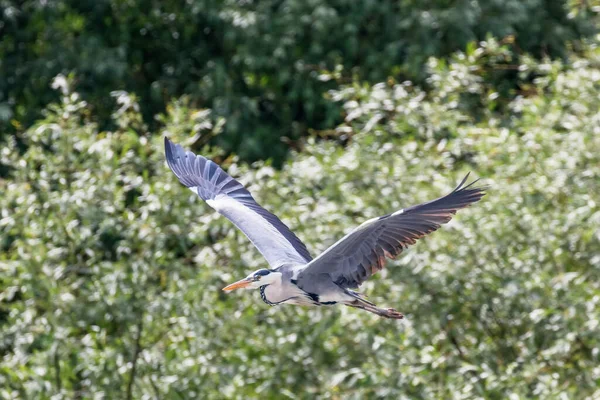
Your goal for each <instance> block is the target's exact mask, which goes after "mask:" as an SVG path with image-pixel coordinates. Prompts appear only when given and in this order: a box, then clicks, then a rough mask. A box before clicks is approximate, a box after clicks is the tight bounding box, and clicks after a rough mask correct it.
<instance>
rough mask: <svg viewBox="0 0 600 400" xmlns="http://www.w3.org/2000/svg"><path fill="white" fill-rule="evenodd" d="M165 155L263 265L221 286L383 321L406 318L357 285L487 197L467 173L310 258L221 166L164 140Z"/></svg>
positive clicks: (371, 221) (365, 224)
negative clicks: (445, 190)
mask: <svg viewBox="0 0 600 400" xmlns="http://www.w3.org/2000/svg"><path fill="white" fill-rule="evenodd" d="M165 156H166V160H167V164H168V166H169V168H170V169H171V170H172V171H173V173H174V174H175V176H176V177H177V178H178V179H179V181H180V182H181V183H182V184H183V185H184V186H186V187H187V188H189V189H190V190H192V191H193V192H194V193H196V194H197V195H198V196H199V197H200V198H201V199H202V200H204V201H205V202H206V203H207V204H208V205H209V206H210V207H212V208H213V209H215V210H216V211H217V212H218V213H219V214H221V215H223V216H225V217H226V218H228V219H229V220H230V221H231V222H232V223H233V224H234V225H235V226H237V227H238V229H240V230H241V231H242V232H243V233H244V234H245V235H246V236H247V237H248V239H249V240H250V241H251V242H252V244H254V246H255V247H256V248H257V249H258V251H259V252H260V253H261V254H262V255H263V256H264V258H265V259H266V261H267V263H268V265H269V268H261V269H259V270H257V271H255V272H252V273H251V274H250V275H248V276H247V277H245V278H244V279H241V280H239V281H237V282H234V283H232V284H230V285H228V286H226V287H225V288H223V290H224V291H226V292H230V291H232V290H235V289H258V290H259V291H260V296H261V298H262V300H263V301H264V302H265V303H267V304H268V305H271V306H276V305H280V304H294V305H304V306H329V305H335V304H343V305H346V306H349V307H354V308H357V309H361V310H365V311H368V312H371V313H373V314H376V315H378V316H381V317H385V318H390V319H402V318H404V316H403V314H402V313H400V312H398V311H396V310H395V309H393V308H380V307H378V306H377V305H376V304H374V303H372V302H371V301H369V300H367V299H366V296H365V295H364V294H361V293H359V292H357V291H356V290H355V289H357V288H358V287H359V286H360V285H361V284H362V283H363V282H365V281H366V280H367V279H369V278H370V277H371V276H372V275H373V274H375V273H376V272H378V271H380V270H381V269H382V268H383V267H384V265H385V263H386V258H390V259H394V258H396V257H397V256H398V255H399V254H400V253H402V251H403V250H404V249H406V248H407V247H408V246H410V245H412V244H415V242H416V241H417V239H420V238H422V237H423V236H425V235H427V234H429V233H431V232H433V231H435V230H437V229H438V228H440V226H441V225H443V224H445V223H447V222H448V221H450V219H451V218H452V217H453V216H454V214H455V213H456V212H457V211H458V210H459V209H461V208H465V207H468V206H469V205H471V204H473V203H475V202H477V201H479V200H480V199H481V198H482V197H483V196H484V195H485V187H476V186H474V184H475V183H476V182H477V180H475V181H473V182H471V183H470V184H468V185H465V184H466V182H467V179H468V177H469V174H467V175H466V176H465V178H464V179H463V180H462V181H461V182H460V184H459V185H458V186H457V187H456V189H454V190H453V191H452V192H451V193H449V194H448V195H446V196H443V197H440V198H438V199H436V200H433V201H429V202H426V203H423V204H419V205H416V206H412V207H408V208H403V209H401V210H398V211H395V212H392V213H390V214H386V215H383V216H381V217H377V218H372V219H369V220H367V221H364V222H363V223H362V224H360V225H359V226H358V227H356V228H355V229H354V230H352V231H351V232H350V233H348V234H347V235H346V236H344V237H343V238H341V239H340V240H338V241H337V242H336V243H334V244H333V245H332V246H330V247H329V248H328V249H326V250H325V251H324V252H323V253H321V254H320V255H319V256H318V257H316V258H312V257H311V255H310V253H309V252H308V250H307V248H306V246H305V245H304V243H302V241H301V240H300V239H298V237H297V236H296V235H295V234H294V233H293V232H292V231H291V230H290V229H289V228H288V227H287V226H286V225H285V224H284V223H283V222H281V220H280V219H279V218H277V217H276V216H275V215H274V214H272V213H270V212H269V211H267V210H266V209H264V208H263V207H261V206H260V205H259V204H258V203H257V202H256V201H255V200H254V198H253V197H252V195H251V194H250V192H249V191H248V190H247V189H246V188H245V187H244V186H243V185H242V184H241V183H240V182H238V181H237V180H236V179H234V178H232V177H231V176H229V175H228V174H227V173H226V172H225V171H223V169H222V168H221V167H220V166H219V165H217V164H216V163H214V162H213V161H211V160H208V159H206V158H205V157H203V156H201V155H196V154H194V153H193V152H191V151H186V150H184V149H183V148H182V147H181V146H180V145H178V144H174V143H173V142H171V141H170V140H169V139H168V138H166V137H165Z"/></svg>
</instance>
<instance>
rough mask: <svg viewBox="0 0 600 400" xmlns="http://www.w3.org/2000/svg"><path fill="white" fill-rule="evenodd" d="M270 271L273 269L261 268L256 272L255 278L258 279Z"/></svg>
mask: <svg viewBox="0 0 600 400" xmlns="http://www.w3.org/2000/svg"><path fill="white" fill-rule="evenodd" d="M270 273H271V271H269V270H268V269H261V270H259V271H256V272H255V273H254V279H257V280H258V279H260V277H261V276H265V275H269V274H270Z"/></svg>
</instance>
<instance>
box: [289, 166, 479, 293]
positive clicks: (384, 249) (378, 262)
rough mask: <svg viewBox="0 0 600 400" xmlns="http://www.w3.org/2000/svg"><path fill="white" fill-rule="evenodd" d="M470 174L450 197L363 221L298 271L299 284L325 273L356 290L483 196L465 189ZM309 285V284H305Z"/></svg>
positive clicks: (469, 187) (475, 189)
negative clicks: (387, 262) (386, 263)
mask: <svg viewBox="0 0 600 400" xmlns="http://www.w3.org/2000/svg"><path fill="white" fill-rule="evenodd" d="M468 177H469V175H468V174H467V176H466V177H465V178H464V179H463V180H462V182H461V183H460V184H459V185H458V186H457V187H456V189H454V191H452V192H451V193H450V194H448V195H447V196H444V197H440V198H439V199H436V200H433V201H430V202H427V203H423V204H419V205H418V206H413V207H409V208H406V209H403V210H399V211H397V212H395V213H392V214H388V215H384V216H382V217H379V218H374V219H372V220H369V221H366V222H365V223H363V224H362V225H360V226H358V227H357V228H356V229H354V230H353V231H352V232H350V233H349V234H348V235H346V236H344V237H343V238H342V239H341V240H340V241H338V242H337V243H335V244H334V245H333V246H331V247H329V248H328V249H327V250H326V251H325V252H324V253H323V254H321V255H320V256H318V257H317V258H315V259H314V260H312V261H311V262H310V263H309V264H308V265H307V266H306V268H304V269H303V270H302V272H300V274H299V276H298V282H299V284H300V287H302V285H303V282H306V281H308V282H310V280H311V279H312V275H314V274H323V273H327V274H328V275H329V276H330V277H331V280H333V281H334V282H335V283H336V284H338V285H340V286H341V287H344V288H357V287H359V286H360V284H361V283H363V282H364V281H366V280H367V279H369V277H370V276H371V275H373V274H374V273H376V272H377V271H379V270H381V269H382V268H383V267H384V265H385V259H386V257H387V258H392V259H393V258H395V257H397V256H398V255H399V254H400V253H402V251H403V250H404V249H405V248H407V247H408V246H410V245H412V244H414V243H415V242H416V241H417V239H420V238H422V237H423V236H425V235H427V234H429V233H431V232H433V231H435V230H437V229H438V228H439V227H440V226H441V225H442V224H445V223H447V222H448V221H450V219H451V218H452V216H453V215H454V214H456V211H457V210H459V209H461V208H464V207H466V206H468V205H469V204H471V203H474V202H476V201H479V200H480V199H481V197H483V195H484V193H483V190H482V189H481V188H477V187H473V184H474V183H475V182H477V181H474V182H472V183H471V184H469V185H467V186H464V184H465V182H466V180H467V178H468ZM307 284H309V283H307Z"/></svg>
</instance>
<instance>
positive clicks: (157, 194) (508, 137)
mask: <svg viewBox="0 0 600 400" xmlns="http://www.w3.org/2000/svg"><path fill="white" fill-rule="evenodd" d="M505 51H506V49H505V48H503V47H502V46H499V45H497V44H496V43H495V42H494V41H493V40H490V41H488V42H485V43H483V44H482V47H475V48H470V49H469V50H468V52H466V53H457V54H455V55H454V56H453V57H451V58H450V59H449V61H448V62H445V61H443V60H440V59H431V60H429V61H428V68H429V70H428V74H429V76H430V78H429V80H428V86H429V88H430V90H428V91H427V92H425V91H423V90H422V89H420V88H419V87H418V86H413V85H411V84H408V83H402V84H396V83H394V82H391V81H390V82H386V83H380V84H377V85H374V86H370V85H368V84H363V83H360V82H358V81H357V82H354V83H351V84H349V85H348V86H346V87H343V88H340V89H339V90H336V91H334V92H331V93H330V95H331V98H333V99H334V100H336V101H338V102H339V104H340V106H342V107H343V109H344V110H345V111H346V113H345V115H346V120H345V122H344V123H342V124H341V125H339V126H338V127H337V128H336V130H337V133H338V134H339V135H342V136H344V137H345V140H346V142H347V144H346V146H345V147H342V146H340V145H339V144H337V143H334V142H331V141H316V140H314V139H309V140H308V141H307V143H306V144H305V147H304V149H303V151H302V152H300V153H294V154H292V156H291V158H290V160H289V161H288V162H287V163H286V164H285V165H284V167H283V169H282V170H280V171H278V170H275V169H273V168H272V167H271V166H269V165H266V164H264V163H257V164H255V165H254V166H253V167H252V168H250V167H249V166H247V165H245V164H243V163H237V160H236V159H235V157H229V158H226V157H225V156H226V154H227V153H226V152H223V151H222V150H220V149H218V148H210V147H207V146H203V144H202V143H201V142H202V140H204V139H203V138H206V137H211V136H214V135H218V133H219V132H220V130H221V128H222V125H221V124H219V123H217V124H213V123H212V119H213V117H211V115H210V111H208V110H204V109H196V108H195V107H194V105H193V104H194V103H193V102H190V100H189V99H185V98H183V99H180V100H179V101H176V102H174V103H172V104H171V105H170V106H169V107H168V112H167V113H166V114H165V115H163V116H162V117H161V118H162V123H163V124H164V125H165V131H164V132H162V133H165V134H168V135H169V136H170V137H171V138H172V139H173V140H175V141H176V142H180V143H182V144H184V145H185V146H188V147H189V146H192V145H194V143H195V145H194V147H195V148H197V150H198V151H199V152H201V153H202V154H205V155H207V156H209V157H212V158H214V159H217V160H219V161H220V162H222V163H223V165H224V167H225V168H226V169H228V171H229V172H230V173H231V174H233V175H235V176H239V177H241V179H242V181H243V182H246V183H247V185H248V188H249V189H250V190H251V191H253V193H255V197H256V198H257V200H258V201H260V202H261V203H262V204H264V205H265V206H266V207H267V208H269V209H271V210H273V211H275V212H276V213H277V214H278V215H280V216H281V217H282V219H283V220H284V221H285V222H286V223H287V224H288V225H289V226H290V227H291V228H292V229H293V230H294V231H295V232H296V233H297V234H298V236H299V237H300V238H303V239H305V240H306V243H307V245H308V247H309V249H311V250H312V252H313V254H317V253H318V252H320V251H323V250H324V249H325V248H326V247H327V246H328V245H330V244H332V243H333V242H334V241H335V240H336V239H338V238H339V237H340V236H341V235H342V234H344V233H345V232H347V231H348V230H350V229H351V228H352V227H354V226H356V225H357V224H359V223H360V222H361V221H364V220H366V219H368V218H372V217H375V216H378V215H381V214H383V213H387V212H390V211H392V210H396V209H399V208H401V207H405V206H408V205H411V204H415V203H418V202H421V201H425V200H428V199H432V198H435V197H437V196H439V195H442V194H445V193H447V192H448V191H449V190H451V188H452V187H453V186H454V185H455V184H456V183H457V182H458V181H459V180H460V179H461V178H462V177H463V176H464V174H465V173H466V172H467V171H473V172H474V174H475V175H476V176H480V177H482V178H483V183H484V184H488V185H490V190H489V195H488V196H486V197H485V198H484V199H483V200H482V201H481V202H480V203H478V204H476V205H475V206H473V207H471V208H469V209H467V210H464V211H461V212H460V213H459V214H458V215H457V217H456V219H455V220H454V221H453V222H451V223H450V224H449V225H447V226H445V227H444V228H443V229H441V230H440V231H439V232H436V233H435V234H433V235H431V236H430V237H428V238H426V239H423V240H421V241H420V242H419V243H418V244H417V245H415V246H414V247H412V248H411V249H409V250H407V251H406V252H405V253H404V255H403V256H402V257H400V258H399V259H398V260H397V261H395V262H390V263H389V265H388V268H387V269H385V270H384V271H382V272H381V273H380V274H378V275H377V276H375V277H374V278H373V279H372V280H370V281H369V282H367V283H366V284H365V285H364V286H363V287H362V288H361V291H363V292H365V293H367V294H368V295H369V296H370V299H371V300H372V301H374V302H376V303H380V304H382V305H388V306H393V307H395V308H397V309H398V310H399V311H402V312H403V313H405V315H407V320H406V321H405V322H403V323H398V322H396V321H388V320H382V319H379V318H377V317H375V316H373V315H371V314H368V313H361V312H357V310H353V309H345V308H341V307H338V308H318V309H317V308H312V309H311V308H300V307H292V306H280V307H272V308H270V307H268V306H266V305H265V304H263V303H262V302H261V301H260V299H259V296H258V293H248V292H247V293H239V294H237V293H234V294H231V295H226V294H224V293H223V292H222V291H221V290H220V289H221V288H222V287H223V286H224V285H226V284H227V283H229V282H231V281H233V280H236V279H239V277H241V276H245V274H246V273H247V272H249V271H250V270H253V269H256V268H258V267H260V266H264V263H265V262H264V260H263V259H262V258H261V256H260V254H259V253H258V252H257V251H256V250H255V249H254V248H253V247H252V245H251V244H250V243H249V242H248V240H247V239H246V238H245V237H244V236H243V234H241V233H240V232H239V231H237V230H236V229H235V228H234V227H233V226H232V225H231V224H230V223H229V222H228V221H227V220H226V219H224V218H222V217H219V216H218V215H217V214H215V213H214V212H212V210H211V209H210V208H209V207H208V206H207V205H206V204H204V203H202V202H201V201H200V200H198V199H197V198H196V196H195V195H193V194H192V193H190V192H189V191H187V190H185V189H184V188H183V187H182V186H181V185H179V184H178V183H177V181H176V178H175V177H174V176H173V175H172V174H171V173H170V171H169V170H168V168H167V167H166V165H165V163H164V156H163V150H162V140H161V138H160V137H159V136H160V135H150V134H149V132H148V130H147V127H146V126H145V125H144V122H143V119H142V117H141V115H140V111H139V110H140V107H139V105H138V103H137V102H136V99H135V97H133V96H131V95H128V94H127V93H124V92H119V93H114V94H113V96H114V97H115V99H117V102H118V104H119V106H118V107H117V110H116V111H113V113H112V121H113V126H114V127H115V128H114V129H112V130H109V131H107V130H102V129H100V128H99V127H98V125H97V124H95V123H94V121H93V119H92V118H91V117H90V115H89V109H88V107H87V103H86V102H84V101H83V100H82V98H81V97H80V95H79V94H77V93H76V92H73V90H72V83H71V82H70V81H69V79H65V78H64V77H59V78H57V80H56V81H55V84H54V86H55V87H57V88H58V89H60V91H59V94H60V96H61V101H60V102H59V103H57V104H54V105H51V106H49V107H48V108H47V110H46V111H45V113H44V118H43V119H42V120H40V121H38V122H37V123H36V124H35V125H34V126H32V127H31V128H29V129H27V130H26V131H25V132H24V135H23V136H22V138H21V139H22V140H23V141H24V143H20V142H17V141H16V140H14V139H11V140H10V142H9V145H8V146H7V147H5V148H3V149H2V153H1V157H2V160H1V161H2V164H4V165H5V166H8V168H9V170H8V175H9V176H8V179H6V180H1V181H0V192H1V193H2V196H0V212H1V216H0V232H1V234H2V235H1V238H2V241H1V242H0V246H1V249H2V251H1V252H0V268H1V270H2V273H1V274H0V277H1V278H0V338H1V339H0V355H1V360H2V361H1V364H0V388H1V389H0V397H2V398H6V399H11V398H42V399H43V398H51V397H52V398H73V397H80V398H126V397H127V396H128V393H130V394H131V396H132V397H133V398H173V399H176V398H194V397H201V398H206V399H212V398H214V399H220V398H240V399H242V398H243V399H246V398H286V397H287V398H297V399H304V398H356V399H358V398H497V399H503V398H589V399H591V398H596V397H598V396H599V395H600V392H599V390H598V381H599V380H600V369H599V368H598V365H599V364H600V357H599V353H598V348H599V347H600V334H599V332H600V329H599V326H600V315H599V313H598V309H599V307H600V304H598V303H599V301H600V281H599V280H598V265H600V258H599V257H600V256H599V253H598V249H599V248H600V235H599V233H598V229H597V227H598V226H599V224H600V208H599V205H598V201H597V196H596V195H597V193H600V119H599V118H598V112H597V110H598V109H599V108H600V98H598V92H599V90H600V69H599V68H598V66H599V65H600V51H599V50H598V49H597V47H596V45H592V46H590V48H589V49H588V50H587V51H586V54H585V58H579V57H574V56H573V57H571V58H570V59H569V60H568V62H567V63H564V64H563V63H561V62H557V61H550V60H548V61H544V62H542V63H537V62H534V61H533V60H532V59H531V58H529V57H527V56H524V57H523V58H522V63H521V64H520V65H518V68H517V71H518V73H519V74H521V75H522V76H521V78H522V81H523V82H525V81H528V80H529V81H531V84H530V86H528V87H524V88H523V91H522V93H520V94H519V95H518V96H517V97H516V98H515V99H514V100H512V101H508V100H506V99H505V98H502V97H501V96H500V95H499V94H497V92H494V91H493V89H494V87H493V86H490V85H489V84H488V83H489V81H487V80H486V79H485V76H482V74H481V71H483V70H485V68H484V66H485V65H494V62H495V61H494V60H502V59H503V57H505ZM498 101H506V103H507V106H506V110H507V111H506V112H503V113H499V112H497V108H496V103H497V102H498ZM473 104H479V105H481V108H482V111H481V113H479V114H478V115H475V114H474V113H473V112H471V111H472V109H471V107H472V105H473ZM22 149H25V150H22Z"/></svg>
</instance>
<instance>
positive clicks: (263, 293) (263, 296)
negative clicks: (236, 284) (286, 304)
mask: <svg viewBox="0 0 600 400" xmlns="http://www.w3.org/2000/svg"><path fill="white" fill-rule="evenodd" d="M268 286H269V285H263V286H261V287H260V298H261V299H262V300H263V301H264V302H265V303H267V304H268V305H270V306H276V305H277V304H278V303H273V302H271V301H269V299H268V298H267V294H266V293H265V290H266V289H267V287H268Z"/></svg>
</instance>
